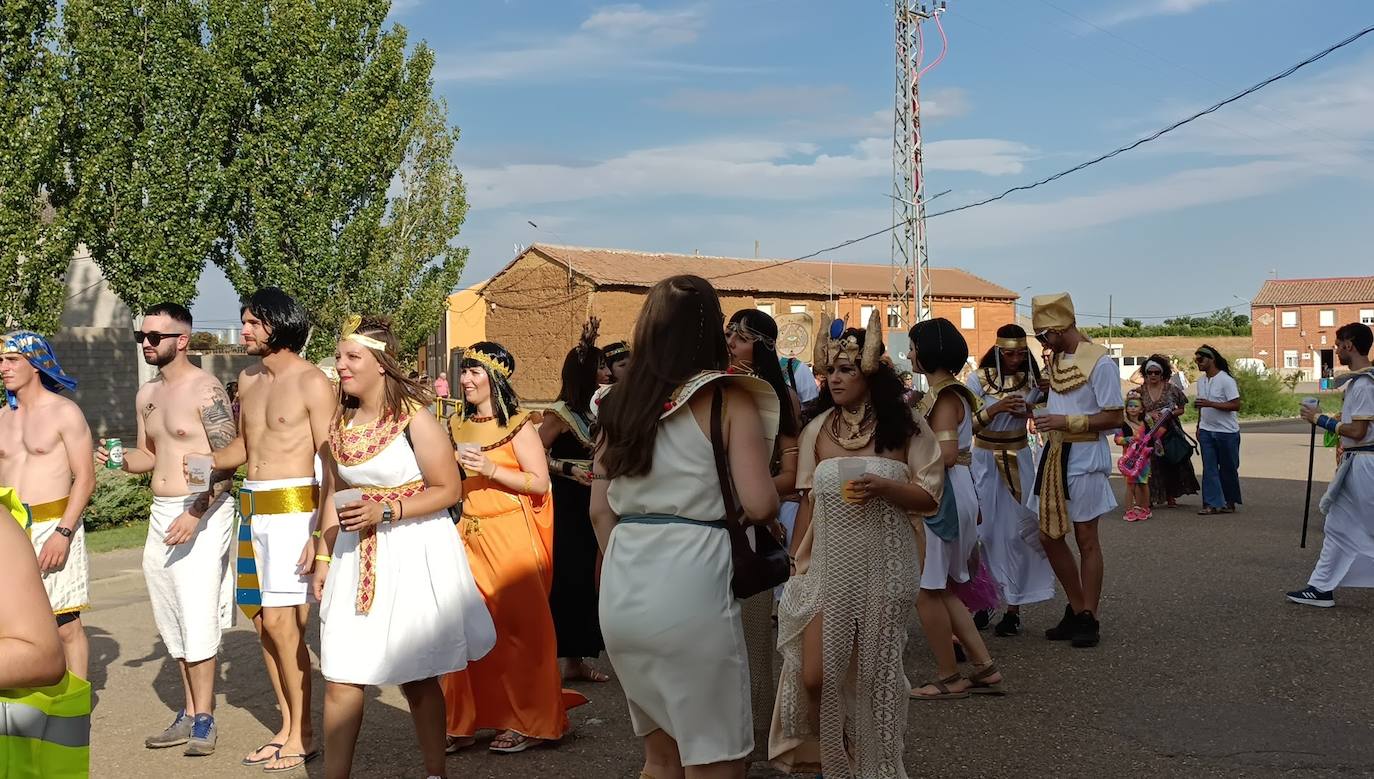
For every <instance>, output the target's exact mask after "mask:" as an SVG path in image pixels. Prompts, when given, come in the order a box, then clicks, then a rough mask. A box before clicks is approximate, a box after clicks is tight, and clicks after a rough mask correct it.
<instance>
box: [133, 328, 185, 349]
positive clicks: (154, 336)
mask: <svg viewBox="0 0 1374 779" xmlns="http://www.w3.org/2000/svg"><path fill="white" fill-rule="evenodd" d="M180 337H181V333H145V332H143V331H142V330H135V331H134V341H135V342H137V343H143V341H144V340H145V339H146V340H147V341H148V345H149V346H157V345H158V344H160V343H162V339H164V338H180Z"/></svg>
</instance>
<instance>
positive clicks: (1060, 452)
mask: <svg viewBox="0 0 1374 779" xmlns="http://www.w3.org/2000/svg"><path fill="white" fill-rule="evenodd" d="M1097 440H1098V435H1097V433H1067V432H1064V431H1062V430H1052V431H1050V432H1049V433H1048V434H1047V435H1046V441H1045V451H1044V452H1042V453H1041V455H1040V474H1039V480H1038V481H1037V483H1036V491H1037V494H1039V496H1040V532H1041V533H1044V534H1045V535H1047V536H1049V537H1050V538H1053V539H1056V540H1057V539H1060V538H1063V537H1064V536H1066V535H1068V534H1069V527H1070V526H1071V525H1072V524H1073V522H1072V521H1071V520H1070V519H1069V473H1068V462H1067V460H1068V457H1067V454H1068V452H1067V451H1065V449H1064V444H1075V443H1086V442H1089V441H1094V442H1095V441H1097Z"/></svg>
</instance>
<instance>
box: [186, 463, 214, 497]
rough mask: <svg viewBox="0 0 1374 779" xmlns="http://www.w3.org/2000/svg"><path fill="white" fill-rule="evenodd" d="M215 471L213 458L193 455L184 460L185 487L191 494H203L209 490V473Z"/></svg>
mask: <svg viewBox="0 0 1374 779" xmlns="http://www.w3.org/2000/svg"><path fill="white" fill-rule="evenodd" d="M214 469H215V458H213V457H207V456H205V455H203V454H193V455H191V456H190V457H187V458H186V486H187V488H188V489H190V490H191V491H192V492H205V491H206V490H208V489H210V472H211V471H213V470H214Z"/></svg>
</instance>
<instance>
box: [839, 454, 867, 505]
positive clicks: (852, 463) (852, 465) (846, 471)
mask: <svg viewBox="0 0 1374 779" xmlns="http://www.w3.org/2000/svg"><path fill="white" fill-rule="evenodd" d="M839 471H840V484H841V487H842V490H843V494H844V499H845V501H846V502H849V503H853V502H854V501H853V499H852V498H851V497H850V489H851V485H853V483H854V480H855V479H858V478H860V477H861V476H863V475H864V474H865V473H867V472H868V463H866V462H864V461H863V460H861V459H859V458H858V457H845V458H843V459H841V460H840V462H839Z"/></svg>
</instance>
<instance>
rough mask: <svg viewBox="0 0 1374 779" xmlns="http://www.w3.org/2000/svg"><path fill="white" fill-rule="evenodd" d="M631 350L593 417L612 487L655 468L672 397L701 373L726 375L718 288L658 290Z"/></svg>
mask: <svg viewBox="0 0 1374 779" xmlns="http://www.w3.org/2000/svg"><path fill="white" fill-rule="evenodd" d="M634 345H635V349H634V352H633V353H631V355H630V365H629V371H628V373H627V374H626V375H625V380H624V381H620V382H617V383H616V384H615V385H614V386H613V387H612V388H611V389H610V390H609V391H608V392H607V393H606V395H605V396H604V397H603V398H602V400H601V405H600V407H599V408H598V409H597V418H598V421H599V423H600V425H601V434H602V437H601V439H600V441H599V447H600V452H601V462H602V464H603V465H604V466H605V468H606V476H607V477H608V478H612V479H614V478H616V477H619V476H642V475H644V474H647V473H648V472H649V471H650V470H651V469H652V468H653V465H654V441H655V440H656V439H657V437H658V417H659V415H660V414H662V413H663V404H664V403H666V402H667V401H668V398H669V397H670V396H671V395H672V393H673V390H675V389H677V388H678V387H680V386H681V385H682V384H684V383H685V382H686V381H687V380H688V379H690V378H692V377H693V376H695V375H696V374H698V373H700V372H702V371H706V370H717V371H718V370H724V369H725V366H726V364H727V361H728V359H729V358H728V354H729V353H728V351H727V349H726V346H725V316H724V315H723V314H721V312H720V299H719V298H718V297H716V290H715V288H714V287H712V286H711V283H710V282H709V281H707V280H706V279H703V278H701V277H700V276H691V275H682V276H672V277H670V278H666V279H664V280H662V281H660V282H658V283H657V284H655V285H654V286H653V288H652V289H650V290H649V296H648V297H647V298H646V299H645V301H644V308H643V310H642V311H640V314H639V320H638V321H637V322H635V332H634Z"/></svg>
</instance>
